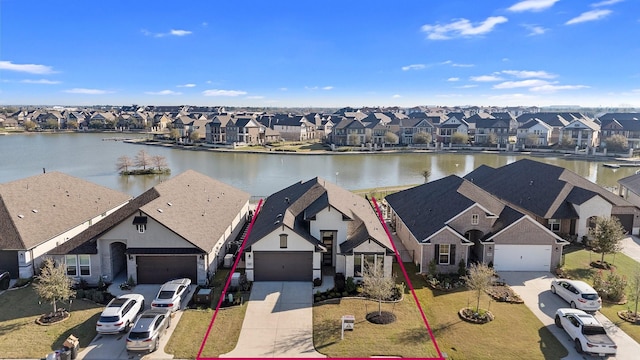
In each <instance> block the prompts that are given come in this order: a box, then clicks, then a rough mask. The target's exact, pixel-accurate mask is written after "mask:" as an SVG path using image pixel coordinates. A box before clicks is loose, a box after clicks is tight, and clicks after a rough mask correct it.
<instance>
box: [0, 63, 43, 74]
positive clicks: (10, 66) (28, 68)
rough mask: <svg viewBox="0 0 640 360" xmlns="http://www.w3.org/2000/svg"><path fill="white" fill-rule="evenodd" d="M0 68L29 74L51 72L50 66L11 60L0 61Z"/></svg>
mask: <svg viewBox="0 0 640 360" xmlns="http://www.w3.org/2000/svg"><path fill="white" fill-rule="evenodd" d="M0 70H9V71H17V72H26V73H29V74H53V73H54V72H55V71H53V69H52V68H51V66H47V65H38V64H14V63H12V62H11V61H0Z"/></svg>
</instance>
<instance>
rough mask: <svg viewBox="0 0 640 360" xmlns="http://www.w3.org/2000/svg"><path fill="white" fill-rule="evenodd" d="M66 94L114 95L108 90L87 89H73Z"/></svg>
mask: <svg viewBox="0 0 640 360" xmlns="http://www.w3.org/2000/svg"><path fill="white" fill-rule="evenodd" d="M64 92H66V93H69V94H85V95H103V94H111V93H113V91H108V90H100V89H85V88H73V89H69V90H65V91H64Z"/></svg>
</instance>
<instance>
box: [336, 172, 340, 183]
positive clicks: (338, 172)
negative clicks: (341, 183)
mask: <svg viewBox="0 0 640 360" xmlns="http://www.w3.org/2000/svg"><path fill="white" fill-rule="evenodd" d="M338 174H340V173H339V172H338V171H336V185H338Z"/></svg>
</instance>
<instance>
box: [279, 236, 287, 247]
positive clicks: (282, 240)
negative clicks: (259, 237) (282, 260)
mask: <svg viewBox="0 0 640 360" xmlns="http://www.w3.org/2000/svg"><path fill="white" fill-rule="evenodd" d="M286 248H287V234H280V249H286Z"/></svg>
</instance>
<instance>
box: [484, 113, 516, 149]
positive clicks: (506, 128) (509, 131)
mask: <svg viewBox="0 0 640 360" xmlns="http://www.w3.org/2000/svg"><path fill="white" fill-rule="evenodd" d="M517 127H518V122H517V121H516V119H514V118H496V117H492V118H489V119H478V120H477V121H476V124H475V137H474V142H475V143H477V144H490V145H494V144H499V145H506V144H510V143H514V142H516V130H517Z"/></svg>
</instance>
